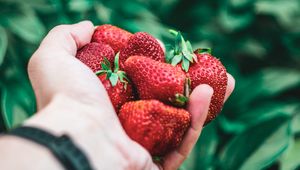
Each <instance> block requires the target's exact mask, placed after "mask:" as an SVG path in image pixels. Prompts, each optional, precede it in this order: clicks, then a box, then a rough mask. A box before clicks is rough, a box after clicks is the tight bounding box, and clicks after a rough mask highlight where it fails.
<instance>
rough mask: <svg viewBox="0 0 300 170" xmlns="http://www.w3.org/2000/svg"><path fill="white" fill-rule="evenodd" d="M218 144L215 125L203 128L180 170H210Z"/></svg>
mask: <svg viewBox="0 0 300 170" xmlns="http://www.w3.org/2000/svg"><path fill="white" fill-rule="evenodd" d="M218 144H219V137H218V133H217V124H216V122H212V123H210V124H208V125H207V126H205V127H204V128H203V130H202V132H201V136H200V138H199V140H198V142H197V144H196V146H195V148H194V149H193V151H192V153H191V154H190V156H189V157H188V158H187V160H186V161H185V162H184V163H183V165H182V166H181V169H187V170H189V169H211V168H213V166H214V163H215V161H214V157H215V152H216V150H217V147H218Z"/></svg>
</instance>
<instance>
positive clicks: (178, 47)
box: [166, 30, 197, 72]
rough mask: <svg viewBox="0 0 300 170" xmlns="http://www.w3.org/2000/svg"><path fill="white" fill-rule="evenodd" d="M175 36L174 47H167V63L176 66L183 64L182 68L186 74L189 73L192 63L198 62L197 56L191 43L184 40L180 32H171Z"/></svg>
mask: <svg viewBox="0 0 300 170" xmlns="http://www.w3.org/2000/svg"><path fill="white" fill-rule="evenodd" d="M169 32H170V33H171V34H172V35H174V36H175V44H174V46H168V45H167V46H166V48H167V53H166V61H167V63H170V64H172V65H173V66H176V65H177V64H179V63H181V67H182V69H183V70H184V71H185V72H188V70H189V67H190V63H193V62H197V56H196V55H195V54H194V52H193V48H192V45H191V43H190V41H186V40H184V38H183V36H182V35H181V33H180V31H175V30H169Z"/></svg>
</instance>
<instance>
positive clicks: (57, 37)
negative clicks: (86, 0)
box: [38, 21, 94, 56]
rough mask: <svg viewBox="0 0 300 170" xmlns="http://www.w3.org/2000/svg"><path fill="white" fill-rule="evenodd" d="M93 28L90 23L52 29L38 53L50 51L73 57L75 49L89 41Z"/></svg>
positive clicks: (84, 22) (85, 22) (83, 22)
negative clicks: (65, 53) (62, 52)
mask: <svg viewBox="0 0 300 170" xmlns="http://www.w3.org/2000/svg"><path fill="white" fill-rule="evenodd" d="M93 32H94V26H93V24H92V22H90V21H82V22H79V23H77V24H73V25H59V26H56V27H54V28H53V29H52V30H51V31H50V32H49V33H48V35H47V36H46V37H45V38H44V40H43V41H42V43H41V45H40V47H39V49H38V51H41V50H47V51H49V50H50V49H51V50H52V51H53V52H57V51H64V52H67V53H68V54H71V55H73V56H75V54H76V52H77V49H78V48H81V47H82V46H84V45H85V44H87V43H89V42H90V41H91V38H92V35H93Z"/></svg>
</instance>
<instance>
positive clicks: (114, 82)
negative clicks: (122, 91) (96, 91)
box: [109, 73, 119, 87]
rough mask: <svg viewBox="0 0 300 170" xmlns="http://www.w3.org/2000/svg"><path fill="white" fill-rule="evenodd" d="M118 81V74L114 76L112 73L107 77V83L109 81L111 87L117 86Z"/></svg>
mask: <svg viewBox="0 0 300 170" xmlns="http://www.w3.org/2000/svg"><path fill="white" fill-rule="evenodd" d="M118 79H119V76H118V74H116V73H112V74H111V75H110V76H109V81H110V83H111V85H112V86H113V87H114V86H116V85H117V83H118Z"/></svg>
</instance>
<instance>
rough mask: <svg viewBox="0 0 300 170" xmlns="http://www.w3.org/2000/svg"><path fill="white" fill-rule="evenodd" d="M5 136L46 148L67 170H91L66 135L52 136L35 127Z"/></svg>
mask: <svg viewBox="0 0 300 170" xmlns="http://www.w3.org/2000/svg"><path fill="white" fill-rule="evenodd" d="M7 135H14V136H18V137H22V138H25V139H28V140H30V141H33V142H35V143H38V144H40V145H42V146H45V147H47V148H48V149H49V150H50V151H51V153H52V154H53V155H54V156H55V158H56V159H57V160H58V161H59V162H60V163H61V164H62V165H63V167H64V168H65V169H67V170H92V169H93V168H92V167H91V165H90V163H89V161H88V159H87V157H86V156H85V154H84V153H83V152H82V151H81V150H80V149H79V148H78V147H77V146H76V145H75V144H74V143H73V142H72V139H71V138H70V137H68V136H67V135H62V136H59V137H57V136H54V135H52V134H50V133H49V132H46V131H44V130H41V129H38V128H36V127H29V126H23V127H19V128H16V129H13V130H11V131H10V132H8V133H7Z"/></svg>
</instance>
